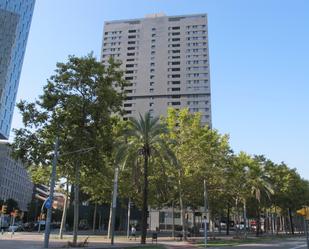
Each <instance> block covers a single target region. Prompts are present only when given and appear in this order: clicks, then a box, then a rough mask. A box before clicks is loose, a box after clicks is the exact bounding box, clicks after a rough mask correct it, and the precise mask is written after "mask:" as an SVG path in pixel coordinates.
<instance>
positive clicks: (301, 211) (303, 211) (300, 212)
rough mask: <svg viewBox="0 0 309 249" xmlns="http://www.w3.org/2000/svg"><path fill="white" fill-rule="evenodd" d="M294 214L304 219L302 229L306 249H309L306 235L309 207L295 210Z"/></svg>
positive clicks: (308, 239) (307, 235)
mask: <svg viewBox="0 0 309 249" xmlns="http://www.w3.org/2000/svg"><path fill="white" fill-rule="evenodd" d="M296 213H297V214H298V215H301V216H303V217H304V229H305V235H306V240H307V248H308V249H309V233H308V222H309V207H303V208H302V209H299V210H297V211H296Z"/></svg>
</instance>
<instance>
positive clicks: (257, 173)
mask: <svg viewBox="0 0 309 249" xmlns="http://www.w3.org/2000/svg"><path fill="white" fill-rule="evenodd" d="M263 163H264V158H263V157H261V156H255V157H254V158H253V160H252V164H251V165H249V168H248V172H247V184H248V189H249V190H250V192H251V194H252V195H253V196H254V198H255V200H256V201H257V216H258V217H257V228H256V235H257V236H259V233H260V218H261V199H262V197H266V198H267V199H270V198H271V195H273V194H274V190H273V187H272V184H271V183H270V179H269V177H268V175H267V173H266V172H265V169H264V165H263Z"/></svg>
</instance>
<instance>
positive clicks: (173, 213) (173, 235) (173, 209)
mask: <svg viewBox="0 0 309 249" xmlns="http://www.w3.org/2000/svg"><path fill="white" fill-rule="evenodd" d="M172 219H173V227H172V237H173V239H175V207H174V201H173V202H172Z"/></svg>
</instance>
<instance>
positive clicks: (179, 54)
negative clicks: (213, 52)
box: [101, 14, 211, 126]
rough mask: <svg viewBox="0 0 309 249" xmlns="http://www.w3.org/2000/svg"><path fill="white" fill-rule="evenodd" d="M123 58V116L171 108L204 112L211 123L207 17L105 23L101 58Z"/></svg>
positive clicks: (206, 121)
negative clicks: (124, 92)
mask: <svg viewBox="0 0 309 249" xmlns="http://www.w3.org/2000/svg"><path fill="white" fill-rule="evenodd" d="M110 56H112V57H114V58H115V59H118V60H121V61H122V69H123V70H124V71H125V79H126V80H127V81H128V82H130V84H129V86H127V87H126V89H125V91H126V94H127V98H126V100H125V102H124V110H125V118H127V117H132V116H133V117H137V116H138V115H139V113H141V114H142V115H143V114H144V113H145V112H146V111H150V113H151V115H152V116H160V115H166V112H167V108H168V107H174V108H177V109H180V108H184V107H188V108H189V110H190V112H201V114H202V123H203V124H208V125H210V126H211V94H210V77H209V52H208V32H207V15H206V14H198V15H183V16H165V15H164V14H154V15H147V16H146V17H145V18H142V19H132V20H119V21H107V22H105V24H104V37H103V46H102V58H101V59H102V62H103V64H106V63H108V58H109V57H110Z"/></svg>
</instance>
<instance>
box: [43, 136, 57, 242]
mask: <svg viewBox="0 0 309 249" xmlns="http://www.w3.org/2000/svg"><path fill="white" fill-rule="evenodd" d="M58 146H59V138H58V137H57V138H56V142H55V147H54V158H53V165H52V174H51V180H50V191H49V197H48V198H49V200H50V203H51V205H50V206H49V207H47V217H46V223H45V235H44V248H48V245H49V235H50V223H51V218H52V206H53V200H54V189H55V182H56V165H57V159H58Z"/></svg>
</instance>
